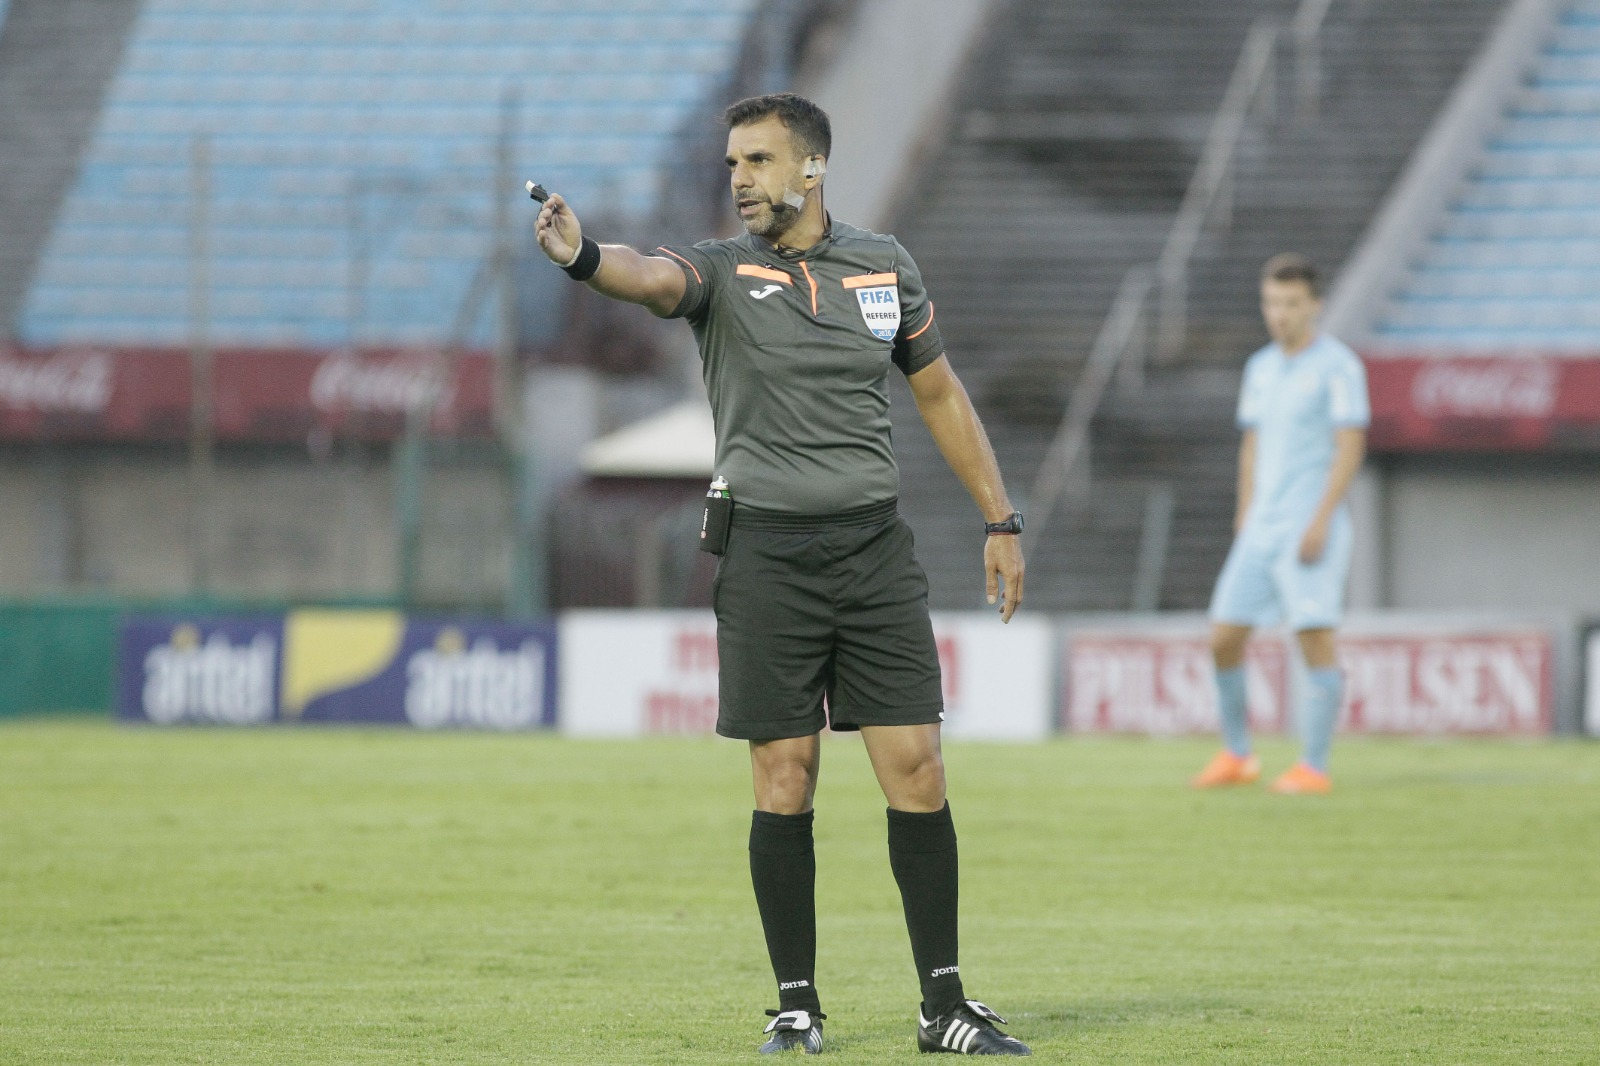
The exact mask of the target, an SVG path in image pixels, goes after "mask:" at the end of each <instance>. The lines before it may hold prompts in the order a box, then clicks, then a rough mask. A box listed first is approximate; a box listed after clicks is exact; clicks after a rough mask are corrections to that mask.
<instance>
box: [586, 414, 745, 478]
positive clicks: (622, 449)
mask: <svg viewBox="0 0 1600 1066" xmlns="http://www.w3.org/2000/svg"><path fill="white" fill-rule="evenodd" d="M716 448H717V439H716V429H715V426H714V424H713V422H712V420H711V407H710V405H708V404H707V403H706V402H705V401H704V400H703V399H697V400H685V401H684V402H682V403H680V404H677V405H675V406H673V407H669V408H667V409H666V410H665V411H662V412H661V413H660V414H658V415H654V416H652V417H650V418H646V419H644V420H643V421H640V422H635V423H634V424H633V425H631V426H627V427H625V428H623V429H619V430H618V431H617V432H615V433H612V434H610V435H609V436H605V437H601V438H600V439H599V440H596V441H594V442H593V443H591V444H590V445H589V446H588V447H587V448H585V449H584V451H583V456H582V458H581V460H580V465H581V467H582V469H583V472H584V473H585V474H587V475H589V476H590V477H641V478H706V479H709V478H710V477H711V474H712V465H713V463H714V462H715V458H716Z"/></svg>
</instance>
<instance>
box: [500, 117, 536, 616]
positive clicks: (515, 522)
mask: <svg viewBox="0 0 1600 1066" xmlns="http://www.w3.org/2000/svg"><path fill="white" fill-rule="evenodd" d="M520 103H521V101H520V97H519V94H518V92H517V90H516V89H515V88H514V87H507V89H506V91H505V94H504V95H503V96H502V97H501V98H500V131H499V136H498V138H496V145H495V167H494V184H493V186H492V187H491V189H490V203H491V204H492V205H493V207H494V256H493V260H494V290H495V293H496V295H497V297H498V299H497V300H496V301H495V302H496V305H497V306H496V310H497V312H498V313H497V314H496V316H495V353H494V354H495V369H496V375H495V377H496V386H497V387H496V389H495V415H496V428H497V429H498V430H499V434H500V441H501V446H502V447H503V448H504V450H505V454H506V457H507V459H508V463H509V471H508V473H509V478H508V480H509V482H510V484H509V488H510V491H511V523H510V525H511V574H510V588H509V589H508V590H507V594H506V613H507V614H508V615H509V616H510V617H512V618H535V617H538V616H540V615H543V614H544V613H545V612H546V611H547V610H548V609H549V604H550V600H549V591H548V587H547V578H546V573H545V567H546V561H545V560H546V555H547V554H548V552H547V545H546V543H545V541H546V537H545V524H544V515H543V511H544V509H543V507H542V506H540V498H541V493H540V485H539V456H538V454H537V452H536V450H535V448H534V445H533V440H532V437H531V435H530V434H529V433H528V431H527V425H526V418H525V410H526V403H527V398H526V397H525V396H524V395H523V393H524V377H523V374H522V367H521V365H520V363H519V362H518V358H517V339H518V333H519V329H518V325H519V323H518V319H517V279H516V273H515V259H514V247H515V246H514V243H513V238H512V231H511V205H512V202H513V199H512V198H513V196H514V191H513V190H517V189H519V183H518V181H517V175H516V173H515V171H514V159H513V155H514V152H515V143H516V132H517V123H518V110H519V108H520Z"/></svg>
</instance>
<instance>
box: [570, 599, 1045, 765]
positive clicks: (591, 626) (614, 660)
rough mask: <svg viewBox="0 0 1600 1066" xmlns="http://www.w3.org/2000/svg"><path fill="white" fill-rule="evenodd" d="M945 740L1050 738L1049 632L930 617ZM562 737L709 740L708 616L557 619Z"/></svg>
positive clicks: (1020, 624) (712, 717)
mask: <svg viewBox="0 0 1600 1066" xmlns="http://www.w3.org/2000/svg"><path fill="white" fill-rule="evenodd" d="M933 631H934V641H935V643H936V645H937V647H938V650H939V666H940V673H941V677H942V680H943V684H944V704H945V735H946V736H949V737H951V738H955V739H962V738H965V739H974V740H1037V739H1040V738H1042V737H1045V736H1047V735H1049V734H1050V732H1051V731H1052V728H1053V722H1052V718H1051V714H1050V703H1051V690H1052V661H1051V660H1052V655H1051V648H1052V643H1053V640H1054V634H1053V632H1052V629H1051V626H1050V624H1049V623H1048V622H1047V621H1045V620H1044V619H1040V618H1031V619H1023V618H1020V617H1019V618H1015V619H1013V620H1012V621H1011V623H1010V624H1009V625H1001V623H1000V620H999V618H997V617H995V616H992V615H988V614H960V613H950V614H944V613H935V614H934V616H933ZM560 632H561V639H560V643H559V648H560V659H561V666H560V671H559V672H560V677H561V716H560V723H561V729H562V731H563V732H565V733H567V734H569V735H572V736H584V737H631V736H659V735H673V734H678V735H695V736H700V735H705V734H708V733H712V732H715V730H716V725H717V624H716V618H715V616H714V615H713V614H712V613H711V612H709V611H573V612H569V613H567V614H565V615H563V616H562V618H561V630H560Z"/></svg>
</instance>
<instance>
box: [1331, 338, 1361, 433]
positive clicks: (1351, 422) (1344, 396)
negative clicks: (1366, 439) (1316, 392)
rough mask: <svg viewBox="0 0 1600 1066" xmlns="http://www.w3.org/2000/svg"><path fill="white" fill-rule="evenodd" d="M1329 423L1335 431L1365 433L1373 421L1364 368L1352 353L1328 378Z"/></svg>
mask: <svg viewBox="0 0 1600 1066" xmlns="http://www.w3.org/2000/svg"><path fill="white" fill-rule="evenodd" d="M1328 421H1329V422H1330V423H1332V424H1333V426H1334V428H1335V429H1365V428H1366V427H1367V424H1368V423H1370V422H1371V421H1372V404H1371V400H1370V399H1369V398H1368V396H1367V368H1366V367H1365V366H1364V365H1362V362H1361V359H1360V358H1359V357H1358V356H1357V355H1356V354H1355V353H1354V352H1346V353H1344V358H1342V359H1340V360H1339V362H1338V364H1337V365H1336V366H1335V367H1334V368H1333V370H1332V371H1330V372H1329V374H1328Z"/></svg>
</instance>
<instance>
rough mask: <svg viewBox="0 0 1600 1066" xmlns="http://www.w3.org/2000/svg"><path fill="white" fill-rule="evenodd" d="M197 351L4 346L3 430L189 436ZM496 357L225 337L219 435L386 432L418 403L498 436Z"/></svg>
mask: <svg viewBox="0 0 1600 1066" xmlns="http://www.w3.org/2000/svg"><path fill="white" fill-rule="evenodd" d="M191 366H192V363H191V358H190V354H189V352H188V351H186V350H182V349H173V348H149V349H129V348H98V347H93V346H78V347H73V346H64V347H57V348H36V349H23V348H15V347H5V346H0V439H6V440H41V439H43V440H80V441H101V440H128V441H149V440H183V439H186V438H187V437H188V435H189V433H190V420H191V406H192V403H193V381H192V374H191ZM494 376H495V375H494V365H493V360H492V359H491V358H490V357H489V356H488V355H486V354H485V353H483V352H456V351H445V350H440V349H422V348H393V349H361V350H354V349H347V348H338V349H330V350H322V351H317V350H302V349H259V350H255V349H225V350H219V351H217V352H216V353H215V355H214V356H213V358H212V398H211V399H212V419H213V421H212V429H213V432H214V433H215V435H216V437H217V439H218V440H224V441H228V440H235V441H261V442H272V441H281V442H291V441H300V440H304V439H305V437H306V436H307V435H308V434H309V433H311V432H312V431H323V432H328V433H334V434H338V435H340V436H346V437H358V438H362V439H369V440H387V439H392V438H394V437H397V436H399V435H400V433H401V432H403V430H404V428H405V422H406V418H407V415H408V413H409V412H411V411H413V410H418V409H425V410H428V411H430V412H431V420H430V425H429V430H430V432H432V433H434V434H438V435H445V436H468V437H474V436H475V437H482V436H488V435H489V434H491V433H492V432H493V428H494Z"/></svg>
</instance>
